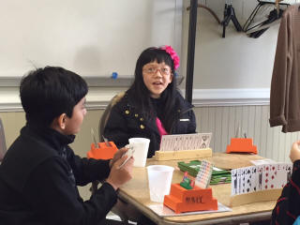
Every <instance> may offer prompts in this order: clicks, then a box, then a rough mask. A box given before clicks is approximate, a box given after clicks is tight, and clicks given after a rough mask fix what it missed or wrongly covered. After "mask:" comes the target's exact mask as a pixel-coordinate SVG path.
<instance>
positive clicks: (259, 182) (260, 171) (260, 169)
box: [256, 165, 264, 191]
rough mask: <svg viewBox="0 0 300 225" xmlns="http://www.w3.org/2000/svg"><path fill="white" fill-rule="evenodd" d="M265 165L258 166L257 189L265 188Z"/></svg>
mask: <svg viewBox="0 0 300 225" xmlns="http://www.w3.org/2000/svg"><path fill="white" fill-rule="evenodd" d="M263 167H264V165H258V166H256V191H261V190H262V188H263V169H264V168H263Z"/></svg>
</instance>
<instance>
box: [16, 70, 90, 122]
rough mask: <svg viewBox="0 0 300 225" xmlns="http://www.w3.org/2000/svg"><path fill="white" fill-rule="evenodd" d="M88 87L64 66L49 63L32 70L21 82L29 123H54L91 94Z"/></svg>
mask: <svg viewBox="0 0 300 225" xmlns="http://www.w3.org/2000/svg"><path fill="white" fill-rule="evenodd" d="M87 92H88V86H87V83H86V82H85V80H84V79H83V78H82V77H80V76H79V75H78V74H76V73H74V72H71V71H69V70H66V69H64V68H61V67H51V66H47V67H45V68H39V69H36V70H34V71H31V72H29V74H28V75H27V76H25V77H24V78H23V79H22V81H21V85H20V98H21V102H22V106H23V108H24V111H25V113H26V120H27V122H28V123H34V124H36V125H39V126H47V127H48V126H50V124H51V123H52V121H53V120H54V119H55V118H56V117H58V116H60V115H61V114H62V113H66V114H67V116H68V117H70V118H71V117H72V113H73V108H74V106H75V105H77V104H78V102H79V101H80V100H81V99H82V98H83V97H84V96H85V95H86V94H87Z"/></svg>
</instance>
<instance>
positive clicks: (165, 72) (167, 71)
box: [144, 66, 171, 76]
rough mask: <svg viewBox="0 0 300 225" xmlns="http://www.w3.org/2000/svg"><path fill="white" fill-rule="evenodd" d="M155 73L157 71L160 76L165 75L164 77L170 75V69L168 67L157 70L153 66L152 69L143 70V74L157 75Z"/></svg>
mask: <svg viewBox="0 0 300 225" xmlns="http://www.w3.org/2000/svg"><path fill="white" fill-rule="evenodd" d="M157 71H159V73H160V74H162V75H166V76H167V75H170V74H171V69H170V68H168V67H162V68H158V67H155V66H153V67H148V68H145V69H144V72H145V73H146V74H149V75H154V74H156V73H157Z"/></svg>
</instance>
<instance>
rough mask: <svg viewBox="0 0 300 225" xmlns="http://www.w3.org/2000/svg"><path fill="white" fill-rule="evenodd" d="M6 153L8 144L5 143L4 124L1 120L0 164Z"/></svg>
mask: <svg viewBox="0 0 300 225" xmlns="http://www.w3.org/2000/svg"><path fill="white" fill-rule="evenodd" d="M5 153H6V142H5V135H4V128H3V124H2V120H1V118H0V162H1V161H2V159H3V158H4V155H5Z"/></svg>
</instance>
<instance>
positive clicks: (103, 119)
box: [99, 92, 125, 142]
mask: <svg viewBox="0 0 300 225" xmlns="http://www.w3.org/2000/svg"><path fill="white" fill-rule="evenodd" d="M124 95H125V92H120V93H119V94H117V95H115V96H114V97H113V98H112V99H111V100H110V102H109V103H108V105H107V107H106V108H105V110H104V112H103V115H102V117H101V119H100V123H99V136H100V137H99V140H100V142H102V141H104V140H103V133H104V129H105V126H106V123H107V120H108V118H109V116H110V111H111V109H112V108H113V107H114V105H115V104H117V103H118V102H119V101H120V100H121V99H122V98H123V97H124Z"/></svg>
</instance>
